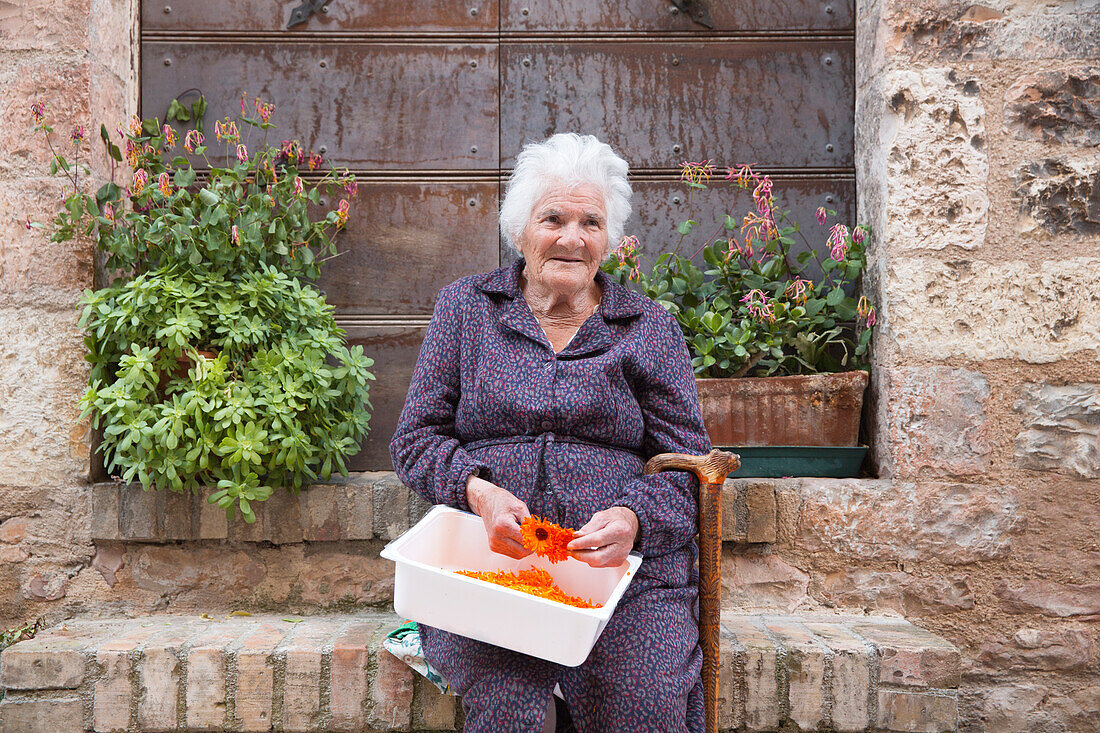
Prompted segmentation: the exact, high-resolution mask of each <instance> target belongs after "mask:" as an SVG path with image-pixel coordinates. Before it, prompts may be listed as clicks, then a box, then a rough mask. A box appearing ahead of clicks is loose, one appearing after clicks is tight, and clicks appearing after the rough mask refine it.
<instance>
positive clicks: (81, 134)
mask: <svg viewBox="0 0 1100 733" xmlns="http://www.w3.org/2000/svg"><path fill="white" fill-rule="evenodd" d="M87 136H88V133H87V131H86V130H85V129H84V125H77V126H76V127H74V128H73V131H72V133H71V134H70V135H69V139H70V140H72V142H73V145H79V144H80V143H82V142H84V138H85V137H87Z"/></svg>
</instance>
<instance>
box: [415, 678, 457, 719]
mask: <svg viewBox="0 0 1100 733" xmlns="http://www.w3.org/2000/svg"><path fill="white" fill-rule="evenodd" d="M415 677H416V681H415V683H414V684H413V698H414V702H413V715H412V726H413V728H414V729H417V730H421V729H423V730H454V729H455V709H456V707H457V706H456V704H455V700H456V698H455V696H454V695H445V694H443V693H442V692H440V691H439V689H438V688H437V687H436V686H435V685H433V684H432V683H431V682H428V680H426V679H424V678H423V677H421V676H420V675H416V676H415Z"/></svg>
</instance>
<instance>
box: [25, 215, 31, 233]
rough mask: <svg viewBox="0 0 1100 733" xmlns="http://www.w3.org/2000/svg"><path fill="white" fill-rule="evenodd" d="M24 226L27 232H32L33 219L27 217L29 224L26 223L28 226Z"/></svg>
mask: <svg viewBox="0 0 1100 733" xmlns="http://www.w3.org/2000/svg"><path fill="white" fill-rule="evenodd" d="M23 226H25V227H26V228H27V230H28V231H30V229H31V228H32V224H31V218H30V217H29V216H28V217H27V222H26V224H24V225H23Z"/></svg>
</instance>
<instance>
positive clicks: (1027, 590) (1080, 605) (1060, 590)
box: [994, 580, 1100, 620]
mask: <svg viewBox="0 0 1100 733" xmlns="http://www.w3.org/2000/svg"><path fill="white" fill-rule="evenodd" d="M994 593H996V595H997V597H998V598H999V599H1000V600H1001V607H1002V608H1004V609H1005V610H1006V611H1008V612H1009V613H1041V614H1043V615H1044V616H1059V617H1062V618H1068V617H1075V618H1081V619H1087V620H1094V619H1095V620H1100V583H1090V584H1088V585H1072V584H1069V583H1058V582H1055V581H1052V580H1025V581H1018V582H1011V583H1001V584H1000V585H998V586H997V587H996V589H995V590H994Z"/></svg>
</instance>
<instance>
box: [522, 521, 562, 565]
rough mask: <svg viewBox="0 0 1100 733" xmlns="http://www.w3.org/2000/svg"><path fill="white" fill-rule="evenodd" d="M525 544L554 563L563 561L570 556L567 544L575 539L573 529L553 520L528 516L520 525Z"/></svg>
mask: <svg viewBox="0 0 1100 733" xmlns="http://www.w3.org/2000/svg"><path fill="white" fill-rule="evenodd" d="M519 533H520V538H521V539H522V541H523V546H524V547H526V548H527V549H528V550H530V551H531V552H533V553H535V554H536V555H538V556H539V557H545V558H546V559H547V560H549V561H550V562H552V563H555V562H561V561H562V560H564V559H566V558H567V557H569V554H570V553H569V550H568V549H567V548H566V545H568V544H569V542H570V541H571V540H572V539H573V530H571V529H566V528H565V527H559V526H558V525H556V524H554V523H553V522H550V521H547V520H545V519H540V518H538V517H536V516H534V515H532V516H529V517H527V518H526V519H524V520H523V522H522V523H521V524H520V526H519Z"/></svg>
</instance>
